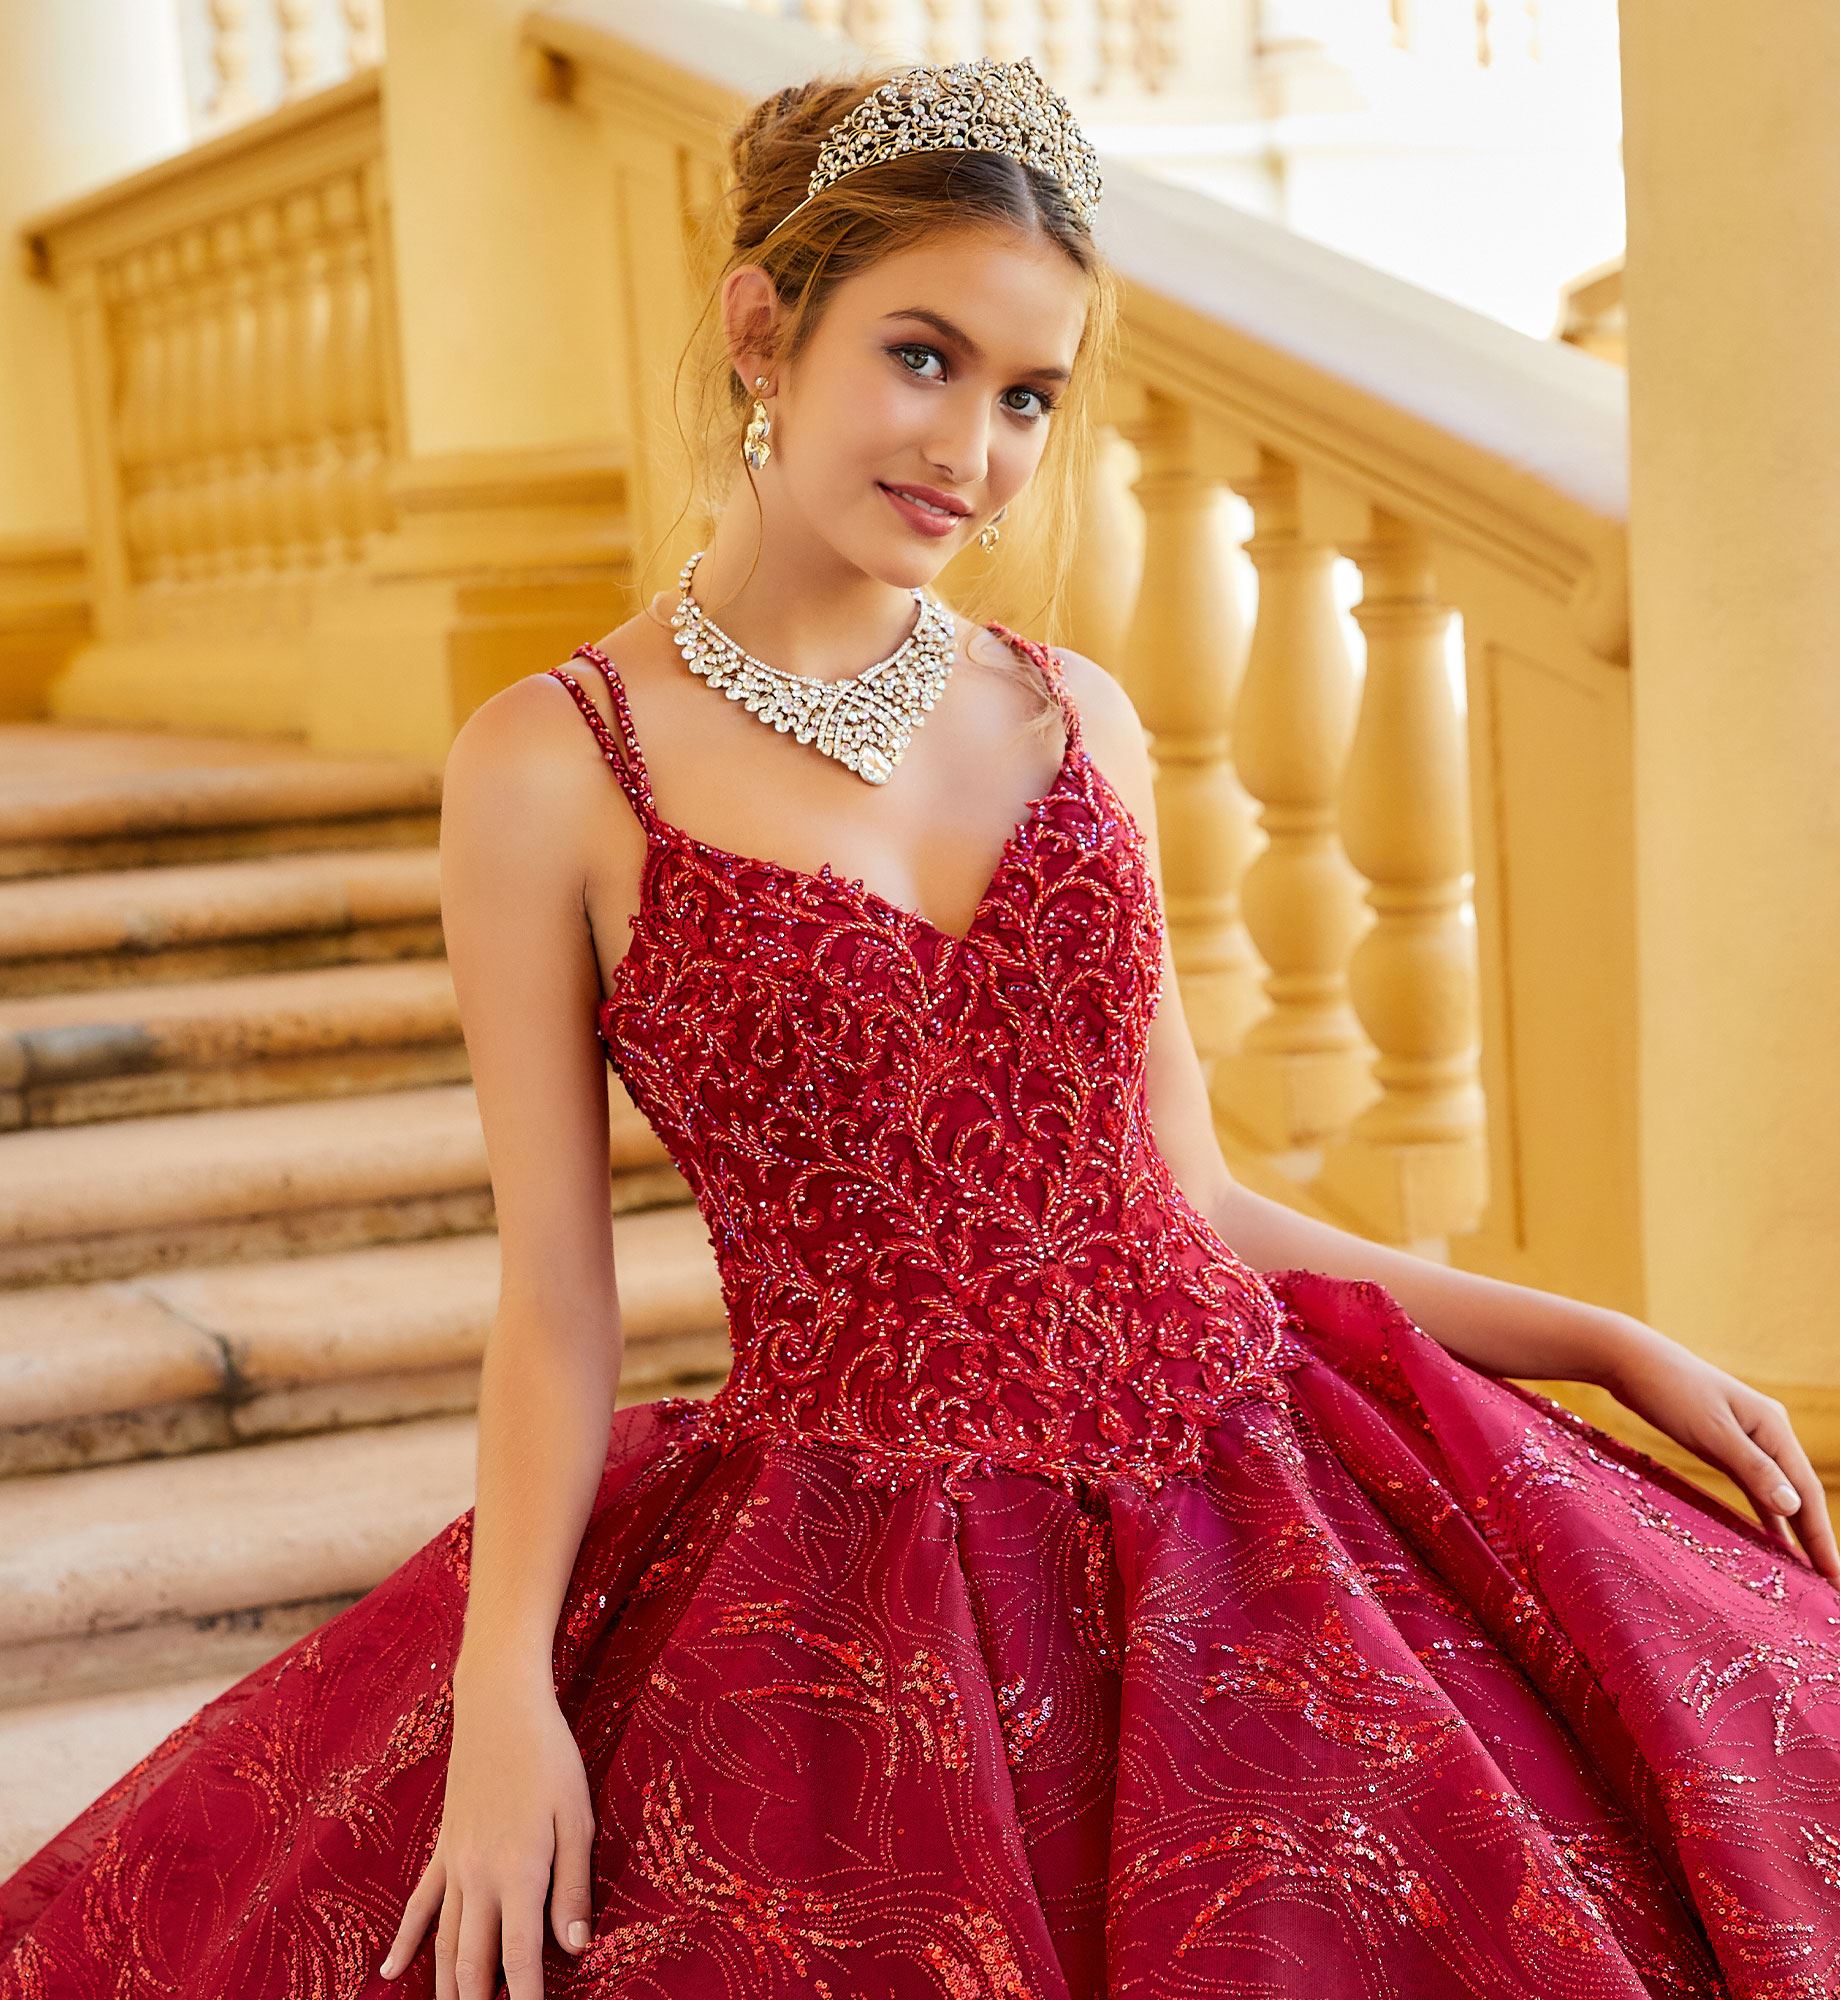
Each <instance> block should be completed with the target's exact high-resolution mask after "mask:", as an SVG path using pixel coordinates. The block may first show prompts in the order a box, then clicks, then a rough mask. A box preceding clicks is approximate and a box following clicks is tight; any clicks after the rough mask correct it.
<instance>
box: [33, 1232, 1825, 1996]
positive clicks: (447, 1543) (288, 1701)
mask: <svg viewBox="0 0 1840 2000" xmlns="http://www.w3.org/2000/svg"><path fill="white" fill-rule="evenodd" d="M1269 1277H1270V1282H1272V1283H1273V1285H1274V1287H1276V1288H1279V1289H1280V1290H1281V1291H1282V1293H1283V1295H1284V1296H1285V1297H1286V1298H1287V1299H1288V1301H1289V1303H1290V1304H1291V1305H1292V1306H1293V1307H1294V1308H1295V1310H1296V1312H1297V1314H1298V1316H1299V1320H1300V1322H1301V1327H1302V1331H1303V1337H1304V1338H1305V1339H1306V1340H1307V1341H1308V1343H1309V1345H1310V1347H1311V1351H1312V1352H1311V1359H1310V1360H1309V1361H1308V1362H1307V1363H1306V1364H1305V1365H1303V1366H1302V1367H1301V1368H1299V1369H1297V1370H1296V1371H1295V1372H1294V1373H1293V1374H1292V1375H1290V1376H1289V1378H1288V1382H1289V1390H1290V1395H1289V1400H1288V1401H1287V1400H1285V1399H1283V1398H1282V1397H1277V1398H1273V1399H1272V1400H1269V1401H1267V1400H1263V1399H1259V1400H1254V1401H1249V1402H1246V1403H1244V1404H1241V1405H1239V1406H1237V1407H1235V1408H1234V1409H1233V1410H1231V1411H1230V1412H1229V1413H1228V1415H1227V1417H1226V1419H1225V1420H1224V1421H1222V1422H1221V1423H1220V1424H1219V1425H1218V1426H1217V1427H1216V1429H1215V1431H1214V1432H1213V1434H1212V1437H1211V1449H1210V1452H1209V1454H1208V1458H1207V1465H1206V1470H1205V1472H1204V1473H1203V1474H1200V1475H1190V1474H1183V1475H1180V1476H1177V1477H1174V1478H1171V1479H1169V1480H1167V1481H1166V1482H1164V1483H1163V1484H1162V1485H1160V1486H1157V1487H1154V1488H1152V1487H1148V1486H1145V1485H1143V1484H1141V1483H1137V1482H1134V1481H1131V1480H1128V1479H1125V1478H1116V1479H1114V1478H1109V1477H1101V1478H1095V1479H1092V1480H1090V1481H1085V1482H1081V1483H1079V1484H1078V1485H1077V1486H1076V1487H1075V1488H1074V1489H1073V1490H1068V1489H1066V1488H1063V1487H1061V1486H1057V1485H1055V1484H1052V1483H1050V1482H1049V1481H1046V1480H1044V1479H1041V1478H1039V1477H1036V1476H1035V1475H1033V1474H1030V1473H1023V1472H1016V1471H1011V1470H1006V1469H1003V1468H1001V1467H996V1468H993V1469H991V1470H990V1471H989V1472H988V1474H986V1475H980V1476H978V1477H976V1478H973V1479H971V1480H969V1481H963V1480H960V1481H954V1482H949V1483H948V1482H946V1481H943V1480H939V1479H925V1478H923V1479H920V1480H918V1481H915V1482H912V1483H910V1484H908V1485H906V1486H904V1487H902V1488H901V1489H900V1490H898V1491H888V1490H885V1489H884V1488H881V1487H878V1486H877V1485H876V1484H875V1483H873V1482H872V1481H865V1480H863V1479H861V1478H860V1477H859V1476H858V1475H859V1473H860V1471H861V1468H860V1466H859V1465H857V1464H856V1463H854V1462H853V1458H852V1454H851V1453H850V1452H849V1451H848V1450H847V1449H843V1448H840V1447H837V1446H834V1445H829V1444H823V1445H814V1444H812V1443H810V1442H800V1441H798V1440H794V1439H789V1438H756V1439H750V1440H746V1441H743V1442H742V1443H740V1444H736V1445H732V1446H730V1447H729V1448H728V1449H726V1450H723V1449H717V1448H715V1447H714V1446H711V1445H708V1444H701V1445H699V1444H696V1443H694V1442H692V1441H690V1440H689V1438H688V1436H687V1432H688V1430H689V1426H688V1425H687V1424H686V1422H685V1421H684V1420H683V1417H682V1414H681V1411H678V1410H677V1409H675V1408H674V1406H672V1405H670V1404H655V1403H648V1404H639V1405H634V1406H631V1407H629V1408H627V1409H624V1410H622V1411H621V1412H620V1413H619V1414H618V1416H617V1418H616V1420H615V1423H614V1428H613V1434H612V1438H611V1442H610V1449H609V1453H608V1458H607V1464H606V1469H605V1474H604V1477H603V1480H602V1484H601V1488H600V1492H599V1495H598V1498H597V1500H596V1503H595V1507H594V1511H593V1514H592V1517H591V1519H590V1522H589V1526H588V1530H587V1533H586V1535H585V1536H584V1538H583V1542H582V1546H581V1551H580V1554H579V1557H578V1560H577V1562H576V1564H575V1569H574V1574H573V1576H572V1578H571V1581H570V1585H569V1590H568V1594H567V1598H566V1601H565V1603H564V1606H563V1611H562V1616H561V1619H560V1622H559V1625H558V1629H557V1635H556V1649H555V1669H556V1685H557V1689H558V1694H559V1698H560V1701H561V1704H562V1708H563V1711H564V1713H565V1714H566V1716H567V1717H568V1720H569V1722H570V1725H571V1727H572V1728H573V1730H574V1733H575V1736H576V1738H577V1741H578V1742H579V1744H580V1747H581V1751H582V1755H583V1759H584V1762H585V1765H586V1768H587V1773H588V1777H589V1781H590V1785H591V1789H592V1794H593V1798H594V1801H595V1806H596V1818H597V1833H596V1838H595V1843H594V1851H593V1871H594V1896H593V1901H594V1927H595V1935H594V1940H593V1943H592V1945H591V1946H590V1948H589V1949H588V1951H587V1952H586V1953H585V1954H583V1955H582V1956H580V1957H578V1958H571V1957H569V1956H568V1955H567V1954H565V1953H563V1952H562V1951H560V1950H559V1949H558V1948H557V1947H556V1946H555V1944H554V1942H553V1940H551V1941H549V1942H547V1943H546V1947H545V1965H544V1978H545V1991H546V1992H547V1993H548V1994H550V1995H561V1996H573V1995H580V1996H587V1995H593V1996H597V2000H615V1996H617V2000H704V1996H708V1995H712V1994H723V1995H749V1996H761V2000H781V1996H784V2000H792V1996H795V1995H796V1996H800V2000H809V1996H817V2000H870V1996H874V2000H1178V1996H1179V1997H1180V2000H1201V1996H1216V1995H1217V1996H1221V2000H1387V1997H1388V1996H1398V2000H1408V1996H1409V2000H1445V1996H1451V1997H1452V2000H1454V1997H1455V1996H1459V1995H1461V1996H1488V1997H1489V2000H1507V1996H1520V1995H1528V1996H1532V1995H1539V1996H1542V2000H1545V1996H1551V2000H1655V1997H1656V1996H1670V2000H1674V1997H1675V1996H1679V1997H1680V2000H1687V1996H1691V2000H1701V1997H1702V1996H1705V1997H1706V2000H1710V1996H1715V1995H1717V1996H1727V1995H1729V1996H1741V2000H1816V1996H1821V1995H1831V1994H1833V1993H1835V1992H1840V1736H1837V1734H1836V1730H1837V1726H1840V1593H1836V1591H1835V1590H1834V1589H1833V1587H1832V1586H1830V1585H1829V1584H1828V1583H1827V1582H1826V1581H1825V1580H1824V1579H1822V1578H1821V1577H1820V1576H1818V1575H1817V1574H1816V1573H1815V1572H1813V1571H1812V1570H1811V1569H1810V1568H1809V1567H1808V1566H1807V1565H1806V1564H1805V1563H1804V1562H1802V1561H1801V1560H1800V1559H1799V1558H1798V1557H1797V1556H1795V1555H1794V1554H1792V1553H1791V1552H1788V1551H1786V1550H1784V1549H1783V1548H1781V1547H1780V1546H1779V1545H1778V1544H1777V1543H1775V1542H1774V1541H1773V1539H1772V1538H1771V1537H1770V1536H1768V1535H1767V1534H1766V1533H1765V1532H1764V1531H1763V1530H1762V1529H1761V1528H1760V1527H1758V1526H1757V1525H1756V1524H1755V1523H1754V1522H1751V1521H1749V1520H1748V1519H1746V1518H1744V1517H1742V1516H1740V1515H1738V1514H1735V1513H1733V1512H1731V1511H1730V1510H1729V1509H1727V1508H1725V1507H1723V1506H1721V1505H1720V1504H1719V1503H1717V1502H1716V1501H1713V1500H1711V1499H1709V1498H1707V1497H1706V1496H1704V1495H1702V1494H1701V1493H1700V1492H1699V1491H1698V1489H1696V1488H1694V1487H1692V1486H1691V1485H1689V1484H1687V1483H1686V1482H1684V1481H1681V1480H1679V1479H1677V1478H1675V1477H1674V1476H1673V1475H1671V1474H1669V1473H1668V1472H1666V1471H1665V1470H1664V1469H1663V1468H1662V1467H1660V1466H1659V1465H1657V1464H1655V1463H1654V1462H1653V1461H1652V1460H1649V1459H1647V1458H1645V1457H1643V1456H1642V1455H1640V1454H1639V1453H1636V1452H1633V1451H1631V1450H1629V1449H1628V1448H1626V1447H1623V1446H1621V1445H1619V1444H1617V1443H1615V1442H1614V1441H1613V1440H1612V1439H1610V1438H1609V1437H1608V1436H1607V1435H1605V1434H1604V1433H1602V1432H1600V1431H1597V1430H1594V1429H1593V1428H1591V1427H1590V1426H1589V1425H1587V1424H1585V1423H1583V1422H1581V1421H1580V1420H1579V1419H1577V1418H1576V1417H1573V1416H1572V1415H1571V1414H1570V1413H1568V1412H1566V1411H1565V1410H1563V1409H1562V1408H1561V1407H1560V1406H1558V1405H1557V1404H1554V1403H1551V1402H1549V1401H1547V1400H1546V1399H1545V1398H1543V1397H1540V1396H1537V1395H1535V1394H1533V1393H1531V1392H1529V1391H1527V1390H1525V1389H1523V1388H1520V1387H1518V1386H1517V1385H1514V1384H1511V1383H1506V1382H1501V1381H1497V1380H1495V1379H1493V1378H1491V1377H1489V1376H1487V1375H1484V1374H1481V1373H1479V1372H1478V1371H1476V1370H1475V1369H1472V1368H1470V1367H1468V1366H1467V1365H1465V1364H1464V1363H1463V1362H1461V1361H1459V1360H1458V1359H1456V1358H1455V1357H1454V1356H1452V1355H1450V1354H1449V1353H1448V1352H1446V1351H1445V1350H1444V1349H1443V1348H1442V1347H1440V1346H1438V1345H1437V1344H1436V1343H1435V1342H1433V1341H1431V1340H1430V1339H1429V1338H1428V1337H1426V1336H1425V1335H1424V1334H1423V1333H1421V1332H1420V1331H1419V1330H1418V1329H1417V1328H1416V1327H1415V1326H1413V1324H1412V1322H1411V1321H1410V1320H1409V1319H1408V1318H1407V1317H1406V1315H1405V1314H1404V1313H1403V1312H1402V1311H1401V1310H1400V1309H1399V1307H1398V1306H1397V1304H1396V1303H1395V1302H1394V1301H1393V1300H1392V1299H1391V1298H1390V1297H1389V1296H1388V1294H1387V1293H1386V1292H1385V1291H1383V1290H1382V1289H1381V1288H1379V1287H1378V1286H1375V1285H1371V1284H1364V1283H1357V1282H1352V1281H1347V1280H1339V1279H1334V1278H1329V1277H1325V1276H1322V1275H1320V1274H1313V1273H1308V1272H1282V1273H1273V1274H1269ZM471 1527H472V1517H471V1514H470V1513H468V1514H465V1515H462V1516H460V1517H459V1518H458V1519H456V1520H455V1521H454V1522H453V1523H452V1524H451V1525H450V1526H449V1527H448V1528H447V1529H445V1530H444V1531H443V1532H442V1533H441V1534H439V1535H438V1536H436V1537H435V1538H434V1539H433V1540H432V1541H430V1542H429V1543H428V1544H427V1545H426V1546H425V1547H423V1548H422V1549H421V1550H419V1551H418V1552H417V1553H416V1554H415V1555H414V1556H412V1557H411V1558H410V1559H409V1560H408V1561H407V1562H406V1563H404V1564H403V1565H402V1566H401V1567H400V1568H399V1569H398V1570H396V1571H395V1572H394V1573H393V1574H392V1575H391V1576H389V1577H388V1578H386V1579H385V1580H384V1582H382V1583H381V1584H380V1585H378V1586H377V1588H376V1589H374V1590H373V1591H371V1592H370V1593H369V1594H368V1595H367V1596H366V1597H365V1598H364V1599H363V1600H362V1601H361V1602H359V1603H358V1604H356V1605H354V1606H353V1607H352V1608H351V1609H350V1610H348V1611H346V1612H344V1613H343V1614H341V1615H340V1616H339V1617H337V1618H334V1619H332V1620H331V1621H330V1622H328V1623H327V1624H325V1625H323V1626H321V1627H320V1628H319V1629H318V1630H317V1631H315V1632H313V1633H311V1634H309V1635H308V1636H306V1637H305V1638H303V1639H301V1640H300V1641H299V1642H297V1643H296V1644H294V1645H292V1646H290V1647H289V1648H288V1649H287V1650H286V1651H285V1652H283V1653H281V1654H280V1655H279V1656H278V1657H277V1658H275V1659H274V1660H272V1661H270V1662H268V1663H267V1664H266V1665H265V1666H263V1667H261V1668H259V1669H258V1670H257V1671H256V1672H254V1673H252V1674H250V1675H248V1676H247V1677H246V1678H244V1679H243V1680H242V1681H239V1682H238V1683H237V1684H236V1685H235V1686H234V1687H232V1688H230V1689H229V1690H227V1691H226V1692H225V1693H224V1694H223V1695H222V1696H221V1697H220V1698H219V1699H217V1700H216V1701H214V1702H212V1703H210V1704H209V1705H208V1706H207V1707H205V1708H204V1709H202V1710H201V1711H199V1712H198V1714H196V1715H195V1716H193V1717H192V1718H191V1719H190V1720H188V1721H187V1722H186V1723H185V1724H183V1725H182V1726H181V1727H180V1728H179V1729H178V1730H176V1731H175V1732H174V1733H173V1734H172V1735H171V1736H170V1737H168V1738H167V1739H166V1741H165V1742H163V1743H162V1744H161V1745H159V1746H158V1748H156V1749H155V1750H154V1751H153V1752H152V1753H151V1755H150V1756H149V1757H147V1758H146V1759H145V1760H144V1761H143V1762H142V1763H141V1764H140V1765H139V1766H137V1767H136V1769H135V1770H133V1771H131V1772H128V1773H126V1774H125V1775H124V1776H123V1777H122V1779H121V1780H120V1781H119V1782H118V1783H117V1784H115V1785H114V1786H113V1787H111V1789H110V1790H109V1791H108V1792H107V1793H106V1794H104V1796H103V1797H102V1798H100V1799H98V1800H97V1801H96V1802H95V1803H94V1804H93V1805H92V1806H91V1807H90V1808H89V1809H88V1810H87V1811H86V1812H85V1813H83V1814H82V1815H81V1816H80V1817H79V1818H78V1819H77V1820H76V1821H74V1822H73V1823H72V1824H71V1825H70V1826H69V1827H67V1828H66V1829H65V1830H64V1831H63V1832H62V1833H61V1834H59V1835H58V1836H56V1837H55V1838H54V1839H53V1840H52V1841H50V1842H49V1843H48V1844H47V1845H46V1846H45V1847H44V1848H43V1849H42V1850H41V1851H40V1852H39V1853H38V1854H37V1855H36V1856H34V1857H33V1858H32V1859H31V1860H30V1861H28V1862H27V1863H26V1864H25V1865H24V1866H23V1867H22V1868H21V1869H19V1870H18V1872H16V1873H15V1874H14V1875H13V1876H12V1877H11V1879H10V1880H8V1881H7V1882H5V1883H4V1884H0V2000H102V1996H105V1995H106V1996H108V2000H141V1997H142V1996H148V2000H151V1997H152V1996H155V1995H158V1996H161V2000H170V1996H188V2000H191V1996H197V2000H203V1996H219V1995H222V1996H232V1995H234V1996H236V2000H258V1996H270V1995H272V1996H275V2000H282V1996H300V1997H301V2000H304V1997H305V1996H311V2000H351V1996H356V1995H361V1994H364V1995H371V1994H383V1993H401V1994H410V1995H427V1994H431V1993H432V1992H433V1990H434V1971H433V1947H432V1934H431V1935H430V1937H429V1938H427V1939H425V1940H424V1943H423V1946H422V1949H421V1951H420V1952H419V1954H418V1955H417V1957H416V1959H415V1960H414V1962H413V1964H412V1965H411V1967H410V1969H409V1971H408V1972H407V1974H406V1975H404V1976H403V1977H402V1978H401V1979H399V1980H398V1981H396V1982H394V1983H389V1982H384V1981H382V1980H380V1979H379V1978H378V1977H377V1974H376V1967H377V1964H378V1962H379V1960H380V1959H381V1957H382V1955H383V1951H384V1949H385V1947H386V1946H387V1944H388V1942H389V1940H390V1938H391V1936H392V1935H393V1934H394V1931H395V1928H396V1925H397V1922H398V1920H399V1917H400V1914H401V1910H402V1905H403V1903H404V1901H405V1900H406V1898H407V1896H408V1894H409V1891H410V1889H411V1888H412V1887H413V1885H414V1884H415V1882H416V1880H417V1879H418V1877H419V1876H420V1874H421V1872H422V1870H423V1868H424V1866H425V1864H426V1862H427V1860H428V1857H429V1855H430V1853H431V1852H432V1849H433V1845H434V1841H435V1838H436V1834H437V1831H438V1827H439V1817H440V1807H441V1798H442V1786H443V1781H444V1777H445V1770H446V1759H447V1748H448V1743H449V1740H450V1728H451V1719H452V1702H451V1689H450V1678H449V1677H450V1674H451V1670H452V1667H453V1662H454V1656H455V1651H456V1648H457V1645H458V1642H459V1636H460V1629H461V1621H462V1615H463V1612H464V1608H465V1600H466V1589H467V1576H468V1557H469V1550H470V1543H471Z"/></svg>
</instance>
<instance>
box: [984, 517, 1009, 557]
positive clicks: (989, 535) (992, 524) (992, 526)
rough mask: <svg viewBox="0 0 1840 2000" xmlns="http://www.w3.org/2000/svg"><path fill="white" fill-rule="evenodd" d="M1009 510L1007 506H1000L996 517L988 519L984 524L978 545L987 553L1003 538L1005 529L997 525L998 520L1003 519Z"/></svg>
mask: <svg viewBox="0 0 1840 2000" xmlns="http://www.w3.org/2000/svg"><path fill="white" fill-rule="evenodd" d="M1008 512H1009V509H1008V508H1007V507H999V508H998V509H997V512H996V516H995V518H994V519H992V520H990V521H987V522H986V523H985V524H984V526H983V528H982V530H981V531H980V532H979V535H978V547H979V548H981V549H982V550H983V551H984V553H985V554H986V555H988V554H989V553H990V551H991V550H992V549H994V548H995V547H996V545H997V544H998V542H1000V541H1001V540H1002V539H1003V531H1002V530H1001V529H1000V528H999V527H998V526H997V522H998V521H1000V520H1002V518H1003V516H1004V515H1005V514H1007V513H1008Z"/></svg>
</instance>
